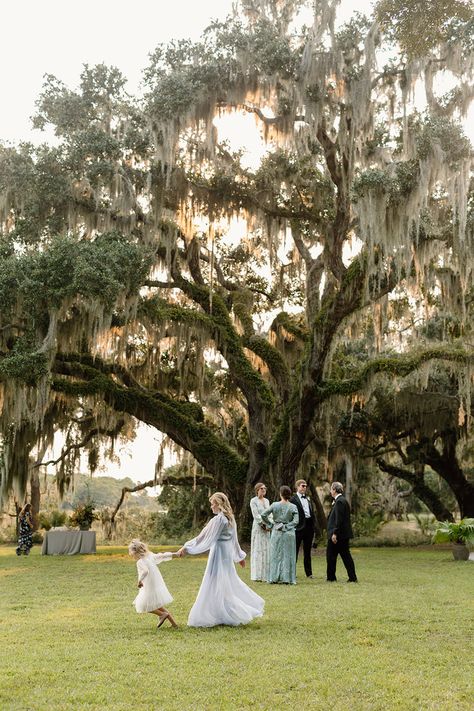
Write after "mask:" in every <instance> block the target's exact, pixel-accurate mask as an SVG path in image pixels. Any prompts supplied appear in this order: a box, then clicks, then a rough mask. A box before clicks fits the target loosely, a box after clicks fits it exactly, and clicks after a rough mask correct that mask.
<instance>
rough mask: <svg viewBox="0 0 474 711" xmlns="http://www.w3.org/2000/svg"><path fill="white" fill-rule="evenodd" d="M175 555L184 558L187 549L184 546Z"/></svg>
mask: <svg viewBox="0 0 474 711" xmlns="http://www.w3.org/2000/svg"><path fill="white" fill-rule="evenodd" d="M175 555H177V556H178V558H184V556H185V555H186V549H185V548H184V546H183V548H180V549H179V551H176V554H175Z"/></svg>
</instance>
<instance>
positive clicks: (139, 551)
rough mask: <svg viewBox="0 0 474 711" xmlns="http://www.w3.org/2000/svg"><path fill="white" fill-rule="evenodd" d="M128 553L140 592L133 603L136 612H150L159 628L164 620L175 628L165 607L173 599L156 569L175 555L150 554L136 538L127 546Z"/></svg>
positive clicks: (173, 621) (175, 625)
mask: <svg viewBox="0 0 474 711" xmlns="http://www.w3.org/2000/svg"><path fill="white" fill-rule="evenodd" d="M128 552H129V554H130V555H131V556H132V558H134V559H135V560H136V561H137V571H138V587H139V588H140V592H139V593H138V595H137V597H136V598H135V600H134V601H133V604H134V605H135V609H136V611H137V612H151V613H152V614H153V615H158V617H159V620H158V625H157V627H161V625H162V624H163V622H164V621H165V620H169V621H170V623H171V625H172V626H173V627H177V626H178V625H177V624H176V622H175V620H174V618H173V617H172V615H171V613H170V612H169V610H167V609H166V607H165V605H168V604H169V603H170V602H172V600H173V598H172V596H171V595H170V593H169V590H168V588H167V587H166V584H165V581H164V580H163V576H162V575H161V573H160V571H159V570H158V568H157V567H156V566H157V565H159V564H160V563H163V561H165V560H171V559H172V558H173V557H174V556H176V555H177V554H176V553H152V552H151V551H149V550H148V547H147V545H146V543H142V541H139V540H138V539H137V538H134V539H133V541H132V542H131V543H130V545H129V546H128Z"/></svg>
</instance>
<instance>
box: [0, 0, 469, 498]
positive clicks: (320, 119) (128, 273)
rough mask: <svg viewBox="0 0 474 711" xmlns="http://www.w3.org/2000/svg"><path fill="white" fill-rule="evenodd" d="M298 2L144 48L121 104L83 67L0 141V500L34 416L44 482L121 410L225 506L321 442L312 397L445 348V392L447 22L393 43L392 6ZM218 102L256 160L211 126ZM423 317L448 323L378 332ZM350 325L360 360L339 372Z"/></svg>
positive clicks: (461, 308)
mask: <svg viewBox="0 0 474 711" xmlns="http://www.w3.org/2000/svg"><path fill="white" fill-rule="evenodd" d="M460 4H461V5H462V3H460ZM307 5H309V6H312V5H313V3H309V4H308V3H305V2H298V1H297V0H293V1H291V0H286V1H284V0H281V1H280V0H272V1H271V2H270V1H265V0H253V1H250V0H246V1H245V2H241V3H240V9H239V13H237V14H236V15H235V16H233V17H231V18H229V19H228V21H227V22H226V23H219V22H213V23H211V25H210V26H209V28H208V29H207V31H206V32H205V34H204V36H203V38H202V40H201V41H199V42H196V43H192V42H188V41H178V42H172V43H171V44H169V45H167V46H159V47H158V48H157V49H156V51H155V52H154V53H153V55H152V56H151V58H150V64H149V66H148V68H147V69H146V70H145V73H144V81H145V92H144V94H143V96H140V97H136V98H135V97H131V96H129V95H128V94H127V93H126V88H125V84H126V83H125V79H124V77H123V76H122V75H121V74H120V72H119V71H118V70H117V69H115V68H108V67H105V66H102V65H99V66H96V67H89V66H85V68H84V71H83V73H82V75H81V80H80V85H79V87H78V89H76V90H72V89H69V88H68V87H66V86H65V85H64V84H63V83H62V82H61V81H60V80H59V79H57V78H55V77H53V76H47V77H46V79H45V84H44V88H43V92H42V94H41V96H40V97H39V100H38V103H37V114H36V116H35V118H34V123H35V126H36V127H37V128H40V129H41V128H45V127H49V128H51V127H52V128H53V129H54V132H55V134H56V137H57V142H56V143H55V145H54V146H51V145H46V144H45V145H42V146H40V147H39V148H35V147H33V146H32V145H29V144H20V145H19V146H16V147H11V146H3V147H2V148H1V149H0V192H1V201H0V219H1V223H2V235H1V242H0V249H1V263H0V306H1V308H0V388H1V391H0V394H1V407H2V410H1V420H0V424H1V432H2V480H1V484H2V489H3V491H4V492H6V491H8V490H9V489H10V488H11V487H12V486H16V487H17V488H19V489H20V490H21V489H22V488H24V486H25V484H26V481H27V479H28V477H29V476H30V473H31V471H32V464H31V458H30V456H29V455H30V454H31V453H32V451H37V450H38V449H39V451H43V452H44V451H45V449H46V447H47V446H48V445H49V444H50V443H51V442H52V440H53V436H54V433H55V431H56V430H57V429H61V430H62V431H63V432H64V433H65V435H66V442H65V445H64V448H63V452H62V454H61V456H60V458H58V459H59V461H58V463H57V464H58V467H59V471H58V478H59V482H60V485H61V486H64V485H66V484H67V482H68V480H69V478H70V476H71V474H72V472H73V471H74V465H75V461H76V459H77V455H78V452H80V451H81V449H82V448H83V447H86V448H88V449H89V450H90V456H91V465H92V468H93V467H94V466H95V464H96V463H97V452H98V449H97V447H98V442H99V441H100V439H101V438H111V439H112V440H113V438H115V437H116V436H118V434H119V433H122V434H123V435H124V436H125V437H126V436H132V435H133V426H134V423H136V421H139V422H143V423H146V424H148V425H151V426H152V427H155V428H156V429H157V430H159V431H160V432H162V433H164V434H165V435H166V437H167V438H168V441H171V442H173V443H174V445H175V446H176V450H177V452H181V453H182V452H187V453H190V456H191V457H192V458H193V461H194V462H195V463H196V464H195V468H194V477H195V479H196V478H197V479H199V476H200V473H201V472H203V473H205V475H206V476H207V477H208V476H209V475H211V476H212V480H213V482H214V485H215V487H216V488H223V489H225V490H226V491H228V492H229V494H230V496H231V498H232V500H233V502H234V504H235V505H236V506H237V507H240V506H241V504H242V502H243V500H244V497H245V496H246V495H248V493H249V489H250V487H251V486H252V484H254V483H255V482H256V481H257V480H260V479H264V480H265V481H266V482H267V483H268V484H270V485H272V486H273V487H276V486H277V485H278V484H279V483H282V482H285V483H292V482H293V480H294V478H295V476H296V475H297V474H298V473H300V472H302V473H304V472H305V471H306V467H307V466H308V463H309V462H310V461H312V460H314V457H316V456H318V457H320V458H321V457H323V456H324V454H325V452H326V451H327V445H328V439H329V437H330V433H328V431H327V423H328V422H330V421H331V419H332V416H333V414H334V413H335V412H338V411H340V410H341V409H342V411H345V409H346V407H347V401H348V400H349V401H353V400H355V399H357V400H358V401H360V399H361V398H362V399H363V398H368V397H369V396H370V392H371V390H372V389H373V388H374V387H375V385H376V384H377V380H378V378H379V376H380V374H382V375H383V376H384V377H386V376H387V375H388V376H389V377H390V378H391V380H392V382H393V383H394V382H396V381H398V380H400V381H403V379H404V378H406V377H407V376H409V375H410V374H411V373H413V372H415V371H417V370H418V369H419V368H420V367H422V366H423V367H425V368H426V367H428V368H429V367H430V364H433V363H436V362H443V363H449V364H450V367H451V368H452V369H453V372H454V371H456V372H462V373H464V376H463V377H462V378H460V381H461V380H462V382H463V387H462V389H461V391H460V394H459V397H460V398H461V400H463V401H464V403H465V405H467V399H468V397H469V392H470V390H469V388H470V377H471V376H470V374H469V367H470V364H471V363H472V359H473V351H472V348H471V346H470V345H469V343H470V341H469V334H470V332H471V320H470V315H471V298H472V265H473V259H472V254H473V249H472V248H473V218H472V212H471V207H472V204H471V202H470V200H471V198H470V197H469V196H470V192H469V181H470V171H471V167H472V149H471V146H470V144H469V141H468V140H467V138H466V137H465V135H464V134H463V130H462V127H461V121H462V120H463V118H464V117H465V116H466V113H467V111H468V108H469V105H470V102H471V100H472V96H473V92H474V89H473V83H472V66H473V64H472V62H473V53H472V46H471V43H470V37H471V35H470V33H469V31H467V29H466V28H468V27H469V22H470V20H469V17H467V18H466V17H465V16H464V15H463V13H462V12H460V13H457V14H455V18H454V19H455V22H454V21H453V23H452V24H451V25H450V24H449V23H447V24H446V23H444V21H443V20H442V19H441V20H440V23H441V25H442V26H441V30H440V31H439V32H438V33H434V34H433V37H434V39H433V40H432V41H427V42H425V43H424V44H423V45H422V47H421V49H420V47H416V51H412V50H411V49H410V46H409V45H407V46H405V45H404V43H403V38H406V36H407V35H406V30H405V28H404V25H403V22H402V23H401V24H400V16H399V15H397V7H395V9H394V8H393V7H389V8H388V10H387V7H385V8H384V7H382V8H381V10H380V13H381V14H380V16H379V18H378V20H379V21H377V20H373V19H370V18H369V19H367V18H364V17H362V16H360V15H356V16H355V17H354V18H352V19H351V20H350V21H349V22H348V23H346V24H345V25H338V26H337V27H336V25H335V16H336V11H337V5H338V3H337V2H335V1H331V0H323V1H322V2H317V3H316V5H315V11H314V13H313V14H312V15H311V16H309V15H308V13H307V10H308V8H307V7H306V6H307ZM381 5H382V6H383V5H385V6H386V5H387V3H381ZM392 5H395V6H396V5H397V4H396V3H394V4H392ZM304 12H306V15H304ZM384 13H385V14H384ZM387 13H388V14H387ZM390 13H392V14H390ZM305 17H306V23H307V24H306V25H305V24H303V21H302V18H303V19H304V18H305ZM387 17H388V18H389V19H390V18H391V21H390V22H388V21H387ZM440 17H441V18H442V17H443V16H442V14H441V15H440ZM308 18H309V24H308ZM403 19H404V18H403V17H402V20H403ZM397 32H398V34H397ZM405 44H406V43H405ZM407 47H408V49H407ZM420 52H421V54H420ZM446 77H449V79H450V86H449V90H447V89H446V88H444V87H445V86H446V85H445V84H443V81H445V79H446ZM421 89H424V93H423V102H424V105H423V108H420V97H421V96H422V92H421ZM235 115H246V116H249V115H250V116H252V117H253V119H254V122H255V130H256V131H258V132H259V133H260V136H261V139H262V141H263V142H264V143H265V146H266V152H265V154H264V156H263V158H262V159H261V161H260V162H259V163H257V164H252V165H251V164H250V162H249V161H248V160H246V155H245V152H243V151H241V150H236V149H235V145H234V146H233V145H232V141H228V142H226V141H224V140H223V139H222V137H221V138H220V132H221V133H222V130H220V129H219V123H218V122H216V117H219V116H220V117H221V118H222V120H223V122H224V123H225V120H226V119H227V121H230V120H231V118H232V116H235ZM221 125H222V124H221ZM234 143H235V141H234ZM400 304H403V309H401V308H399V309H398V311H397V305H400ZM394 314H397V315H396V316H394ZM437 314H438V315H439V316H440V318H443V317H444V316H445V315H446V314H450V315H452V316H453V317H455V318H456V319H457V322H458V324H459V337H458V338H457V339H451V340H450V341H449V342H444V341H443V339H440V341H439V342H438V343H437V344H436V345H435V346H433V345H432V343H425V341H424V339H423V336H422V335H421V330H420V329H418V332H419V334H420V335H419V337H418V338H416V339H413V338H412V339H411V341H410V342H409V341H408V339H406V338H404V337H403V335H402V336H401V337H400V338H399V337H398V336H399V334H400V333H402V334H403V329H401V328H400V323H401V321H402V320H403V319H405V320H406V321H407V322H409V323H411V324H412V325H411V326H410V327H409V328H408V331H407V332H409V333H410V335H412V334H413V332H414V329H415V328H416V327H417V326H416V324H420V323H421V322H423V320H424V319H426V318H428V317H429V318H432V317H433V316H434V315H437ZM410 319H411V321H410ZM368 323H370V325H371V328H372V341H371V346H370V348H368V349H367V357H366V361H365V362H364V363H362V364H361V363H356V364H355V365H354V368H352V369H349V370H346V371H345V372H344V374H343V375H341V374H338V372H337V369H336V370H334V367H333V355H334V353H335V352H336V351H337V350H338V349H339V350H340V349H344V348H346V344H347V343H350V342H351V341H352V340H354V339H356V338H358V337H359V335H360V334H361V333H366V332H367V324H368ZM413 324H415V325H413ZM395 337H396V341H395V340H394V339H395ZM465 412H466V418H469V417H470V409H469V408H468V407H465ZM39 459H40V458H39V457H38V460H39ZM36 464H38V465H40V464H41V462H40V461H38V462H36ZM33 468H34V467H33ZM36 468H38V467H36ZM39 468H40V467H39Z"/></svg>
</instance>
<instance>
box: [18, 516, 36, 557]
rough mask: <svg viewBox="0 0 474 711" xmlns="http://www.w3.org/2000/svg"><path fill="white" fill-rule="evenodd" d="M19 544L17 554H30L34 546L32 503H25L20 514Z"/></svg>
mask: <svg viewBox="0 0 474 711" xmlns="http://www.w3.org/2000/svg"><path fill="white" fill-rule="evenodd" d="M18 529H19V530H18V546H17V549H16V554H17V555H21V554H22V553H24V554H25V555H29V554H30V550H31V548H32V546H33V515H32V511H31V504H25V505H24V506H23V508H22V510H21V511H20V513H19V515H18Z"/></svg>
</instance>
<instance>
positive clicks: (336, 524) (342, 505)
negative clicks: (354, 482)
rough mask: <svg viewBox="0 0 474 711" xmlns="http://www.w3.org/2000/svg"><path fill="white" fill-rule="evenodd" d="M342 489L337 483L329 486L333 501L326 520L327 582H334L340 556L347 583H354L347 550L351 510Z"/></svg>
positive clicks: (350, 557)
mask: <svg viewBox="0 0 474 711" xmlns="http://www.w3.org/2000/svg"><path fill="white" fill-rule="evenodd" d="M343 493H344V487H343V486H342V484H341V483H340V482H339V481H334V482H333V483H332V484H331V496H332V497H333V499H334V502H333V505H332V509H331V513H330V514H329V518H328V544H327V549H326V561H327V575H326V579H327V581H328V582H334V581H335V580H336V563H337V556H338V555H340V556H341V558H342V562H343V563H344V566H345V568H346V570H347V575H348V576H349V577H348V581H347V582H348V583H356V582H357V575H356V571H355V565H354V561H353V560H352V556H351V552H350V550H349V540H350V539H351V538H352V526H351V510H350V508H349V504H348V503H347V501H346V499H345V498H344V496H343Z"/></svg>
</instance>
